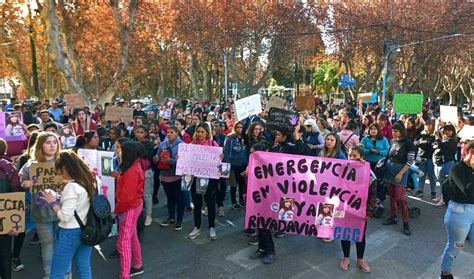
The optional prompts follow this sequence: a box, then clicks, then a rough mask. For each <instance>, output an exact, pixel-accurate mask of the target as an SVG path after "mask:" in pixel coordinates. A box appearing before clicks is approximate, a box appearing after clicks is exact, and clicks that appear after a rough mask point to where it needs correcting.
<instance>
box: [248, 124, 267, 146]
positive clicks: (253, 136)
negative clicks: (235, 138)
mask: <svg viewBox="0 0 474 279" xmlns="http://www.w3.org/2000/svg"><path fill="white" fill-rule="evenodd" d="M246 136H247V148H248V149H250V147H252V146H254V145H255V144H257V143H259V142H261V141H262V140H263V139H264V137H263V127H262V124H260V122H253V123H252V124H250V126H249V127H248V128H247V132H246Z"/></svg>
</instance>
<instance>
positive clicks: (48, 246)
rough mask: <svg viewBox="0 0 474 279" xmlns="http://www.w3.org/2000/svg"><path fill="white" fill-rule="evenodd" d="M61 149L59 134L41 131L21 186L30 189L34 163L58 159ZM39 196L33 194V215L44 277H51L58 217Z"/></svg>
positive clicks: (24, 169)
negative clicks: (39, 244) (39, 243)
mask: <svg viewBox="0 0 474 279" xmlns="http://www.w3.org/2000/svg"><path fill="white" fill-rule="evenodd" d="M60 151H61V144H60V142H59V140H58V138H57V136H56V135H55V134H53V133H50V132H41V133H40V134H39V135H38V139H37V140H36V144H35V146H34V147H33V153H32V156H31V158H30V160H28V162H27V163H26V164H25V165H24V166H23V167H22V168H21V170H20V180H21V186H22V187H23V188H24V189H30V188H31V187H32V186H33V181H32V180H31V177H30V169H31V165H32V164H34V163H52V162H54V161H56V160H57V159H58V157H59V152H60ZM39 197H40V196H39V193H35V194H33V196H32V199H31V217H32V219H33V222H34V223H35V225H36V232H37V233H38V236H39V239H40V242H41V257H42V259H43V269H44V277H46V278H49V276H50V272H51V262H52V259H53V249H54V239H55V235H56V228H57V220H58V218H57V217H56V215H55V214H54V212H53V211H52V210H51V209H50V208H49V206H47V204H46V205H45V202H44V201H43V200H41V199H40V198H39Z"/></svg>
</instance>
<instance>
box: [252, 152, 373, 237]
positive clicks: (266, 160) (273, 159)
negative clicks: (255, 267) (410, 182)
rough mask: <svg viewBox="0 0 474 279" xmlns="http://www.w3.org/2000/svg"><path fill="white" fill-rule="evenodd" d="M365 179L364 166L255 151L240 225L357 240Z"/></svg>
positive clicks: (367, 171) (361, 223)
mask: <svg viewBox="0 0 474 279" xmlns="http://www.w3.org/2000/svg"><path fill="white" fill-rule="evenodd" d="M369 179H370V166H369V164H368V163H360V162H357V161H348V160H339V159H329V158H318V157H307V156H300V155H289V154H280V153H270V152H255V153H253V154H252V155H250V163H249V167H248V183H247V185H248V186H247V187H248V188H247V204H246V212H245V227H246V228H253V229H255V228H260V229H269V230H273V231H277V230H279V231H282V232H285V233H289V234H298V235H307V236H313V237H321V238H332V239H336V240H349V241H356V242H357V241H361V240H362V236H363V235H364V226H365V222H366V221H365V217H366V205H367V195H368V187H369Z"/></svg>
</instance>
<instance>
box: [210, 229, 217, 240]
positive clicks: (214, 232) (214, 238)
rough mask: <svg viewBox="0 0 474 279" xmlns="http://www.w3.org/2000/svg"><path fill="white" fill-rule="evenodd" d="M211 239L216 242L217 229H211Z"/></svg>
mask: <svg viewBox="0 0 474 279" xmlns="http://www.w3.org/2000/svg"><path fill="white" fill-rule="evenodd" d="M209 238H210V239H211V240H216V239H217V235H216V229H215V228H209Z"/></svg>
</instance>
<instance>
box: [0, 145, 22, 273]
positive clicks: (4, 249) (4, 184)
mask: <svg viewBox="0 0 474 279" xmlns="http://www.w3.org/2000/svg"><path fill="white" fill-rule="evenodd" d="M7 150H8V144H7V142H6V141H5V140H4V139H2V138H0V193H11V192H19V191H20V189H21V188H20V178H19V176H18V171H17V169H16V168H15V166H14V165H13V162H12V161H11V160H10V159H9V158H7V157H6V156H5V155H6V154H7ZM23 234H24V233H23ZM16 235H18V232H16V231H15V230H13V229H12V230H11V231H10V232H8V234H6V235H0V278H2V279H11V266H12V254H11V244H12V236H16Z"/></svg>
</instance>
